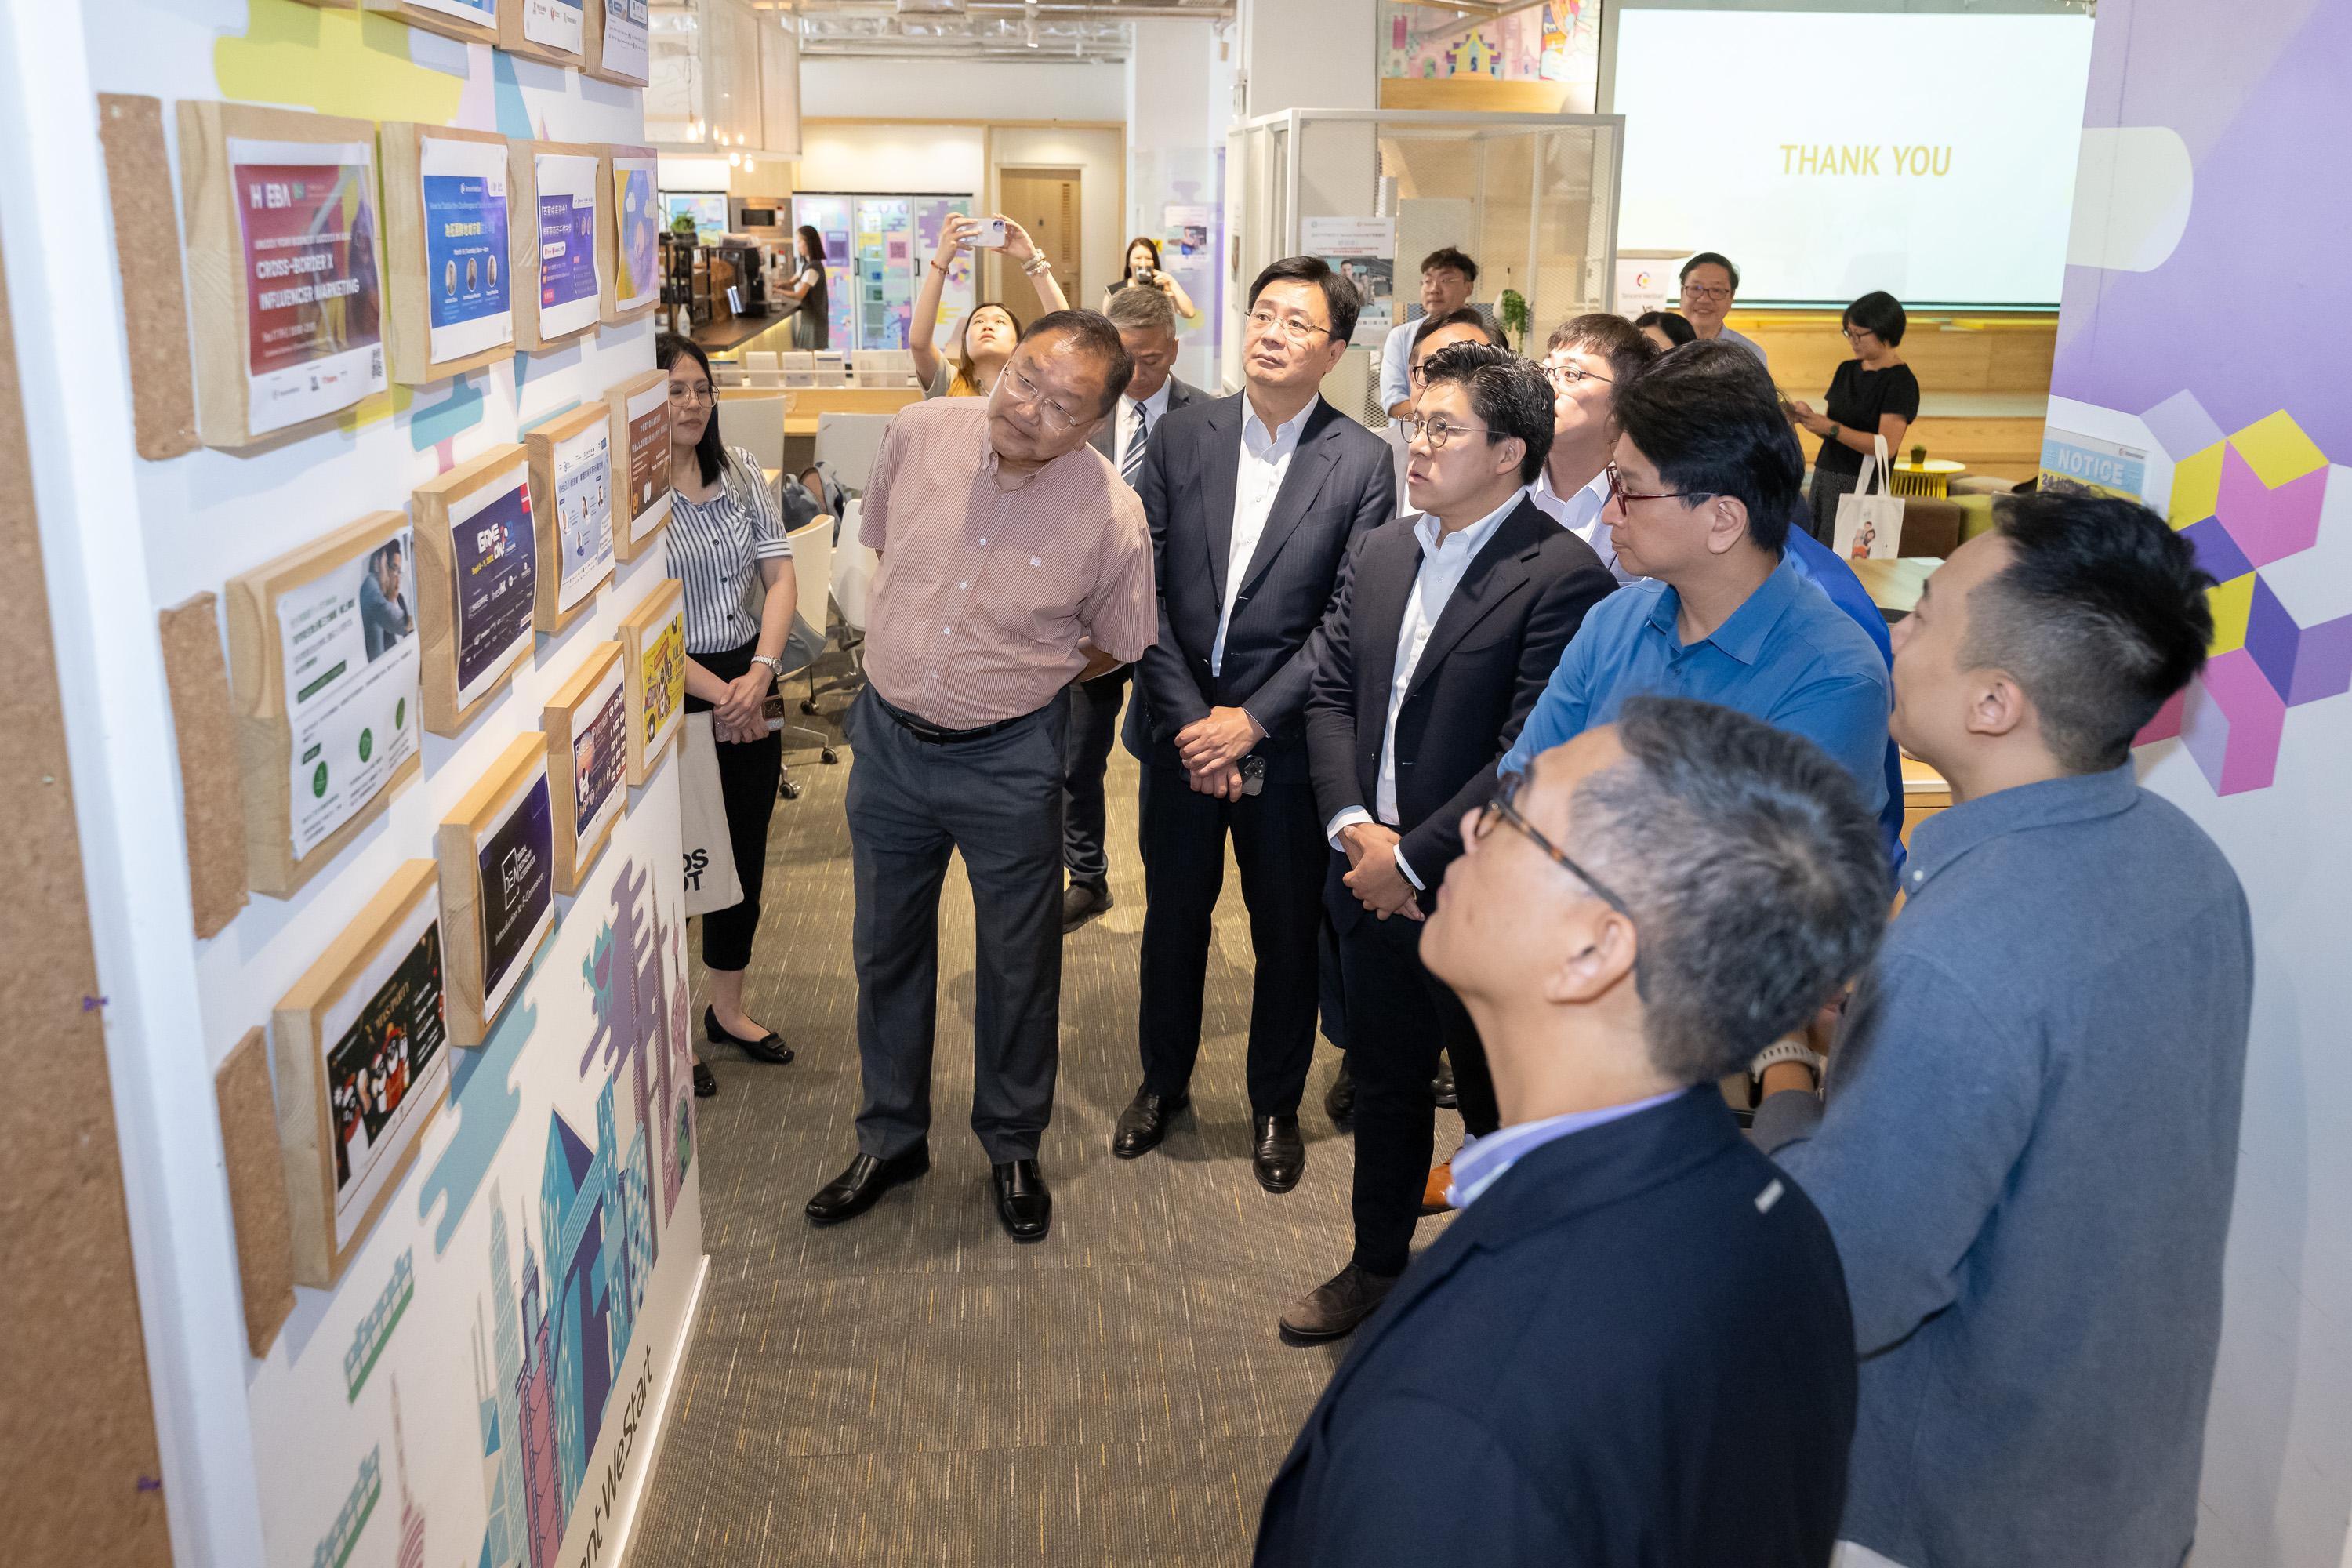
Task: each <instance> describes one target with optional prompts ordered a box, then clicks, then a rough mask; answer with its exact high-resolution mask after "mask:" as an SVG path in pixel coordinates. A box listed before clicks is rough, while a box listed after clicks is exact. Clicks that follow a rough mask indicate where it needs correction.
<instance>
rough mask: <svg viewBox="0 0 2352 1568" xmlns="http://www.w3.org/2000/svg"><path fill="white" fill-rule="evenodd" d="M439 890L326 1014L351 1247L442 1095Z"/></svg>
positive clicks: (340, 1181) (341, 1216) (341, 1189)
mask: <svg viewBox="0 0 2352 1568" xmlns="http://www.w3.org/2000/svg"><path fill="white" fill-rule="evenodd" d="M446 1039H447V1036H446V1033H445V1032H444V1030H443V1027H442V1022H441V895H440V894H439V892H437V891H436V890H435V889H432V888H430V887H428V888H427V889H426V890H425V896H424V897H423V898H421V899H419V900H417V903H416V908H415V909H414V910H410V911H409V913H408V916H407V918H406V919H405V920H404V921H401V922H400V924H399V925H398V926H397V927H395V928H394V930H393V931H391V932H389V933H388V935H387V937H386V939H385V941H384V943H383V946H382V947H381V948H379V949H378V950H377V952H376V954H375V956H374V957H373V958H371V959H370V960H368V963H367V967H366V968H365V969H363V970H362V971H361V973H360V976H359V979H358V980H357V981H356V982H355V983H353V984H352V986H351V987H350V989H348V990H347V991H345V992H344V993H343V994H342V995H341V996H340V997H338V998H337V999H336V1000H335V1003H334V1005H332V1006H331V1007H329V1008H328V1009H327V1011H326V1013H325V1015H324V1016H322V1017H321V1018H320V1027H319V1045H320V1051H321V1053H322V1054H323V1056H324V1058H325V1063H324V1065H325V1069H326V1070H325V1075H324V1081H325V1083H326V1085H327V1096H328V1099H327V1104H328V1109H329V1111H330V1113H331V1118H332V1128H331V1131H332V1132H333V1142H334V1146H335V1247H336V1250H337V1251H339V1252H340V1251H341V1249H342V1248H344V1247H349V1246H350V1245H351V1243H352V1237H354V1236H355V1235H356V1234H357V1233H358V1229H359V1224H360V1221H361V1220H362V1219H363V1218H365V1217H366V1215H367V1212H368V1209H369V1207H370V1206H371V1205H373V1203H374V1202H375V1200H376V1194H378V1193H379V1192H381V1191H382V1190H383V1184H384V1182H385V1180H386V1179H387V1178H388V1177H389V1176H390V1175H391V1173H392V1172H393V1171H394V1168H396V1167H397V1166H398V1165H399V1163H400V1155H401V1152H402V1151H404V1150H405V1149H406V1148H407V1147H408V1146H409V1145H410V1144H411V1143H413V1142H415V1141H416V1136H417V1134H418V1133H419V1132H421V1131H424V1128H425V1122H426V1121H428V1120H430V1119H431V1117H432V1115H433V1112H434V1110H435V1109H436V1108H437V1107H438V1106H439V1105H440V1103H441V1100H442V1093H443V1090H444V1089H445V1088H446V1085H447V1083H448V1075H449V1063H448V1058H447V1056H446V1053H445V1052H444V1051H443V1050H442V1048H441V1047H442V1046H443V1045H444V1044H445V1043H446Z"/></svg>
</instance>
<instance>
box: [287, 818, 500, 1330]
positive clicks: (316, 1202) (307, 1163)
mask: <svg viewBox="0 0 2352 1568" xmlns="http://www.w3.org/2000/svg"><path fill="white" fill-rule="evenodd" d="M434 878H435V867H434V864H433V862H432V861H430V860H410V861H408V862H406V863H405V864H404V865H402V866H401V867H400V868H399V869H398V870H396V871H394V873H393V874H392V879H391V880H390V881H388V882H386V883H385V884H384V885H383V889H381V890H380V891H378V892H377V894H376V896H375V897H374V898H373V899H371V900H368V902H367V906H366V907H365V908H364V909H362V910H361V911H360V912H359V915H358V916H357V918H355V919H354V920H353V921H352V923H351V924H350V925H349V926H347V927H345V928H344V929H343V931H342V932H341V935H339V936H337V937H336V938H335V940H334V941H333V942H331V943H330V944H329V946H328V948H327V951H326V952H322V953H320V955H319V957H318V959H317V960H316V961H315V962H313V963H311V965H310V968H308V969H306V970H304V971H303V972H302V976H301V978H300V979H299V980H297V981H296V982H295V983H294V988H293V989H292V990H290V991H289V992H287V994H285V996H284V997H283V998H282V999H281V1000H280V1001H279V1002H278V1006H277V1008H276V1010H275V1011H273V1012H272V1013H271V1015H270V1022H269V1032H270V1041H271V1051H270V1055H271V1058H273V1063H274V1071H273V1074H272V1077H273V1081H274V1084H275V1089H276V1097H277V1101H278V1147H279V1151H280V1153H281V1155H282V1157H283V1159H284V1161H285V1167H286V1199H287V1206H288V1209H289V1218H290V1219H291V1222H292V1229H293V1238H292V1239H293V1247H294V1282H295V1283H296V1284H298V1285H311V1286H316V1287H318V1288H319V1289H331V1288H332V1287H333V1286H334V1285H335V1283H336V1282H337V1281H338V1280H339V1279H341V1278H342V1273H343V1268H344V1267H345V1266H346V1265H347V1264H349V1263H350V1261H351V1259H352V1257H353V1255H354V1254H356V1253H357V1252H358V1251H359V1249H360V1248H361V1247H362V1246H364V1245H366V1242H367V1237H368V1233H369V1232H370V1231H371V1230H372V1229H373V1227H374V1226H375V1223H376V1221H377V1220H378V1219H380V1218H381V1217H383V1211H384V1206H385V1205H388V1204H389V1203H391V1202H392V1200H393V1199H394V1197H395V1196H397V1195H398V1194H399V1190H400V1184H401V1179H402V1177H404V1175H405V1174H406V1173H407V1171H408V1168H409V1166H410V1165H412V1164H413V1163H415V1160H416V1152H417V1150H418V1149H419V1148H420V1147H421V1146H422V1145H423V1143H424V1141H425V1130H426V1129H427V1128H429V1127H430V1126H431V1125H432V1124H433V1119H434V1117H435V1116H436V1115H437V1114H439V1112H440V1110H441V1109H442V1107H443V1106H444V1105H446V1103H447V1102H448V1092H449V1073H450V1069H451V1068H452V1067H453V1065H454V1064H453V1063H452V1062H451V1060H450V1059H449V1058H448V1056H447V1052H448V1050H449V1048H450V1045H451V1042H450V1041H449V1040H448V1039H447V1038H446V1029H445V1038H444V1039H443V1041H442V1047H441V1048H442V1052H443V1056H442V1060H441V1068H440V1073H439V1084H438V1089H439V1092H438V1093H437V1094H436V1097H435V1098H434V1100H433V1101H432V1103H431V1104H430V1105H428V1106H427V1107H426V1108H425V1114H424V1115H423V1116H422V1117H421V1118H418V1119H416V1120H415V1121H410V1122H408V1123H406V1124H405V1126H404V1128H403V1130H402V1141H403V1146H402V1147H401V1149H400V1150H399V1151H398V1152H396V1153H395V1154H394V1155H393V1156H392V1159H393V1163H392V1165H391V1167H390V1169H389V1170H388V1171H387V1172H386V1173H384V1174H383V1177H382V1178H381V1181H382V1186H381V1187H380V1189H379V1190H378V1191H377V1193H376V1195H375V1197H374V1199H373V1201H372V1202H370V1203H369V1205H368V1206H367V1209H366V1211H365V1212H364V1213H363V1214H362V1215H361V1216H360V1219H359V1223H358V1224H357V1225H356V1226H354V1227H353V1229H352V1238H351V1240H350V1242H349V1243H348V1244H345V1245H342V1246H338V1245H337V1244H336V1241H335V1158H334V1142H335V1136H336V1133H335V1124H334V1106H333V1103H332V1090H331V1085H330V1084H329V1083H328V1082H327V1081H326V1079H325V1075H324V1074H323V1073H322V1072H321V1071H320V1065H321V1064H320V1056H321V1054H322V1053H323V1052H324V1051H325V1050H326V1049H327V1048H328V1047H329V1045H330V1044H331V1042H329V1041H327V1040H325V1039H324V1038H323V1030H324V1028H325V1018H326V1016H327V1013H328V1010H329V1009H330V1008H331V1007H332V1006H333V1005H335V1004H336V1003H337V1002H338V1001H340V1000H341V998H342V997H343V996H345V995H346V994H349V992H350V991H351V989H352V986H354V985H356V984H359V982H360V979H361V976H362V974H363V973H365V971H366V969H367V967H368V965H369V964H370V963H373V961H374V960H375V958H376V956H377V955H378V954H379V953H380V952H383V946H384V943H385V942H389V941H391V940H392V938H393V936H394V933H395V932H397V931H399V930H400V929H401V928H402V927H404V926H405V925H406V924H407V923H408V922H409V921H410V918H411V917H412V916H413V915H414V914H415V911H416V910H417V908H418V906H419V905H420V904H421V903H423V902H424V901H425V900H428V899H431V900H436V914H435V916H434V920H435V921H436V922H437V923H438V924H439V925H440V926H441V932H442V937H441V952H442V991H443V994H444V995H445V996H446V994H447V990H448V951H449V944H448V922H447V921H446V919H445V918H444V915H443V913H442V912H439V911H438V906H437V900H438V899H439V889H438V888H437V887H436V885H435V879H434Z"/></svg>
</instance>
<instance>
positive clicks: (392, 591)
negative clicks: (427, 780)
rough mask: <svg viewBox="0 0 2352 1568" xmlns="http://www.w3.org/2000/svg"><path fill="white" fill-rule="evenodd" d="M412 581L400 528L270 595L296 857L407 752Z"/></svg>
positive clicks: (414, 682)
mask: <svg viewBox="0 0 2352 1568" xmlns="http://www.w3.org/2000/svg"><path fill="white" fill-rule="evenodd" d="M415 581H416V548H415V532H414V531H413V530H410V529H406V528H403V529H401V530H400V531H398V532H397V533H395V534H394V535H393V536H392V537H391V538H389V539H387V540H386V541H385V542H383V543H382V544H380V545H378V546H376V547H375V548H374V549H373V550H371V551H369V552H366V553H365V554H363V555H361V556H358V557H356V558H355V559H352V560H350V561H346V562H343V563H341V564H340V565H338V566H335V567H333V568H332V569H331V570H329V571H327V572H324V573H321V574H320V575H319V576H318V577H316V578H314V579H312V580H311V581H310V582H308V583H304V584H299V585H297V586H295V587H293V588H289V589H287V590H285V591H283V592H281V593H280V594H279V595H278V645H279V657H280V659H281V663H280V666H279V668H282V669H283V670H284V671H285V680H286V718H287V722H288V725H289V728H290V730H291V731H292V740H293V746H292V754H291V759H290V763H289V767H290V777H289V783H290V786H291V790H292V794H291V800H292V803H293V806H292V811H291V813H290V816H291V818H292V829H293V831H292V839H293V855H294V858H295V859H297V860H299V859H300V858H302V857H303V856H305V855H307V854H309V853H310V851H311V850H312V849H313V848H315V847H318V846H319V844H320V843H321V842H323V841H324V840H325V839H326V838H327V837H329V836H330V835H331V834H332V833H333V832H334V831H335V829H337V828H338V827H341V826H342V825H343V824H344V823H346V822H348V821H350V820H351V818H352V816H355V815H356V814H357V813H358V812H359V810H360V808H361V807H362V806H364V805H367V804H368V802H369V801H371V800H373V799H374V798H375V795H376V792H377V791H379V790H381V789H382V788H383V786H384V785H385V784H387V783H389V782H390V781H391V778H392V775H393V773H394V771H395V770H396V769H397V768H398V767H399V766H400V764H401V763H404V762H405V761H406V760H407V759H408V758H409V757H410V756H411V755H413V754H414V753H415V751H416V749H417V744H418V740H419V723H420V717H421V716H420V713H419V709H420V707H421V705H422V692H423V688H422V685H421V670H422V661H421V659H420V658H419V657H418V654H417V637H416V616H415V602H416V601H415Z"/></svg>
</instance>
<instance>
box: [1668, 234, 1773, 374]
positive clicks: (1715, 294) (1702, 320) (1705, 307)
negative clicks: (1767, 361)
mask: <svg viewBox="0 0 2352 1568" xmlns="http://www.w3.org/2000/svg"><path fill="white" fill-rule="evenodd" d="M1738 298H1739V268H1737V267H1734V266H1733V265H1732V264H1731V258H1729V257H1727V256H1725V255H1723V254H1722V253H1721V252H1719V251H1714V250H1702V251H1700V252H1699V253H1698V254H1697V255H1696V256H1694V257H1692V258H1690V259H1689V260H1688V261H1685V262H1684V263H1683V270H1682V302H1683V319H1684V320H1685V321H1688V322H1689V323H1690V324H1691V331H1695V332H1696V333H1697V334H1698V338H1699V342H1727V343H1738V345H1739V346H1740V347H1741V348H1743V349H1746V350H1747V351H1748V353H1752V354H1754V355H1755V356H1756V363H1758V364H1762V363H1764V350H1763V348H1762V346H1761V345H1759V343H1758V342H1756V340H1755V339H1754V338H1751V337H1748V336H1746V335H1745V334H1743V333H1740V332H1735V331H1732V330H1731V329H1730V328H1729V327H1727V326H1725V325H1724V324H1723V318H1724V317H1725V316H1726V315H1727V314H1729V313H1730V310H1731V302H1732V301H1733V300H1737V299H1738Z"/></svg>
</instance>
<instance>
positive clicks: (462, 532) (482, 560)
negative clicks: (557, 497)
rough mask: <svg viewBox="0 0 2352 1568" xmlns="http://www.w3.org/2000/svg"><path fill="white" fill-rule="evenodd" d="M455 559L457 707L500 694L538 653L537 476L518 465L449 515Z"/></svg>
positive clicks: (455, 508)
mask: <svg viewBox="0 0 2352 1568" xmlns="http://www.w3.org/2000/svg"><path fill="white" fill-rule="evenodd" d="M449 543H450V551H449V558H450V560H451V561H453V562H455V563H457V597H456V600H455V602H456V604H457V705H458V706H459V707H460V708H464V707H467V706H469V705H471V704H472V703H474V702H476V701H478V700H480V699H481V698H482V696H483V695H484V694H485V693H487V692H488V691H489V690H490V689H491V688H493V687H495V686H496V685H497V684H498V682H499V677H500V676H502V675H504V674H505V673H506V671H507V670H508V669H509V668H512V667H513V665H514V663H515V661H516V660H518V659H520V658H522V656H523V655H524V654H526V653H529V652H530V645H531V632H532V626H531V606H532V603H533V600H534V597H535V595H536V594H537V591H538V587H539V535H538V534H537V533H536V532H535V531H533V530H532V527H531V518H530V468H529V466H528V465H526V464H524V463H520V462H518V463H516V464H515V466H514V468H513V470H512V472H510V473H509V474H507V475H505V476H503V477H502V478H501V479H500V481H499V482H498V483H495V484H490V485H486V486H484V487H483V488H482V489H478V490H476V491H474V493H473V494H471V495H469V496H467V497H465V498H464V499H462V500H459V501H457V503H456V504H455V505H453V506H452V507H450V509H449Z"/></svg>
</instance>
